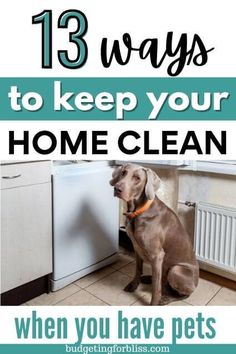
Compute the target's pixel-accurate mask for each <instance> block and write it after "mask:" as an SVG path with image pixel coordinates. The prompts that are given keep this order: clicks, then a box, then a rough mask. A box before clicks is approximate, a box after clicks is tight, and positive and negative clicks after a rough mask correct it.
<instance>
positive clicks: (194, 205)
mask: <svg viewBox="0 0 236 354" xmlns="http://www.w3.org/2000/svg"><path fill="white" fill-rule="evenodd" d="M178 203H179V204H183V205H186V206H187V207H189V208H195V207H196V203H195V202H190V201H188V200H186V201H183V200H179V201H178Z"/></svg>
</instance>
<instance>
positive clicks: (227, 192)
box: [178, 171, 236, 239]
mask: <svg viewBox="0 0 236 354" xmlns="http://www.w3.org/2000/svg"><path fill="white" fill-rule="evenodd" d="M186 200H187V201H191V202H200V201H201V202H207V203H211V204H216V205H221V206H225V207H233V208H236V176H230V175H223V174H215V173H200V172H190V171H179V202H181V201H186ZM194 212H195V208H193V207H190V208H189V207H187V206H185V205H183V204H182V203H179V204H178V214H179V216H180V219H181V221H182V223H183V225H184V226H185V227H186V229H187V231H188V232H189V234H190V236H191V238H192V239H193V234H194Z"/></svg>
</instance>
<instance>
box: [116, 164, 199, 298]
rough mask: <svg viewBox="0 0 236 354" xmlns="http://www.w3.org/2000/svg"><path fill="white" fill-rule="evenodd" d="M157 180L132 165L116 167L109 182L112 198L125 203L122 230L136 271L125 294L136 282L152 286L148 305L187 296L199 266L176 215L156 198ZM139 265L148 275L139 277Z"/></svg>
mask: <svg viewBox="0 0 236 354" xmlns="http://www.w3.org/2000/svg"><path fill="white" fill-rule="evenodd" d="M160 182H161V181H160V178H159V177H158V176H157V174H156V173H155V172H154V171H152V170H151V169H149V168H144V167H142V166H139V165H135V164H130V163H128V164H125V165H123V166H120V167H117V168H116V169H115V170H114V171H113V174H112V179H111V181H110V184H111V186H113V187H114V196H116V197H118V198H120V199H122V200H123V201H125V202H126V203H127V212H126V213H125V215H126V231H127V234H128V236H129V237H130V239H131V241H132V243H133V247H134V250H135V256H136V272H135V276H134V278H133V280H132V281H131V282H130V283H129V284H128V285H127V286H126V287H125V289H124V290H125V291H128V292H133V291H135V290H136V289H137V287H138V285H139V284H140V282H142V283H152V298H151V305H165V304H168V303H169V302H172V301H176V300H177V299H179V300H180V299H183V298H186V297H188V296H189V295H190V294H191V293H192V292H193V291H194V290H195V288H196V287H197V285H198V279H199V266H198V262H197V260H196V257H195V254H194V251H193V247H192V243H191V240H190V238H189V235H188V234H187V232H186V230H185V229H184V227H183V226H182V224H181V222H180V220H179V219H178V217H177V215H176V214H175V213H174V212H173V211H172V210H171V209H170V208H168V207H167V206H166V205H165V204H164V203H163V202H162V201H161V200H160V199H158V197H157V196H156V193H155V192H156V191H157V190H158V188H159V186H160ZM143 262H148V263H150V264H151V269H152V276H150V275H149V276H143V275H142V269H143Z"/></svg>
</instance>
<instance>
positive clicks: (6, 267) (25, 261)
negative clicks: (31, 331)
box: [1, 161, 52, 293]
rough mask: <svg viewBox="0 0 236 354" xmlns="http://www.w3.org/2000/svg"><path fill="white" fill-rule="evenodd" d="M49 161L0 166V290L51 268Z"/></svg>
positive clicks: (14, 285) (11, 286)
mask: <svg viewBox="0 0 236 354" xmlns="http://www.w3.org/2000/svg"><path fill="white" fill-rule="evenodd" d="M50 168H51V164H50V162H49V161H40V162H30V163H19V164H15V163H14V164H9V165H2V166H1V238H2V240H1V293H6V292H9V291H11V290H12V289H15V288H19V287H20V286H22V285H23V284H26V283H29V282H32V281H34V280H36V279H39V278H41V277H44V276H47V275H48V274H50V273H51V272H52V220H51V219H52V210H51V209H52V207H51V169H50Z"/></svg>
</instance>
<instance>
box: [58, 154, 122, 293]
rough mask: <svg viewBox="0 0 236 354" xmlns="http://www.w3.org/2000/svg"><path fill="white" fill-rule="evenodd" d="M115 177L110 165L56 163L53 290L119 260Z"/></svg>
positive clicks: (101, 162)
mask: <svg viewBox="0 0 236 354" xmlns="http://www.w3.org/2000/svg"><path fill="white" fill-rule="evenodd" d="M81 162H82V161H81ZM111 173H112V168H111V167H110V166H109V163H108V162H107V161H98V162H96V161H95V162H83V163H79V162H78V163H73V162H69V161H54V162H53V166H52V187H53V275H52V280H51V288H52V290H53V291H56V290H59V289H61V288H62V287H64V286H66V285H68V284H69V283H71V282H73V281H75V280H77V279H79V278H81V277H83V276H84V275H86V274H88V273H91V272H93V271H94V270H96V269H99V268H101V267H104V266H106V265H108V264H110V263H112V262H114V261H115V260H116V257H117V252H118V232H119V203H118V199H117V198H114V197H113V190H112V188H111V186H110V185H109V180H110V179H111Z"/></svg>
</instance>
